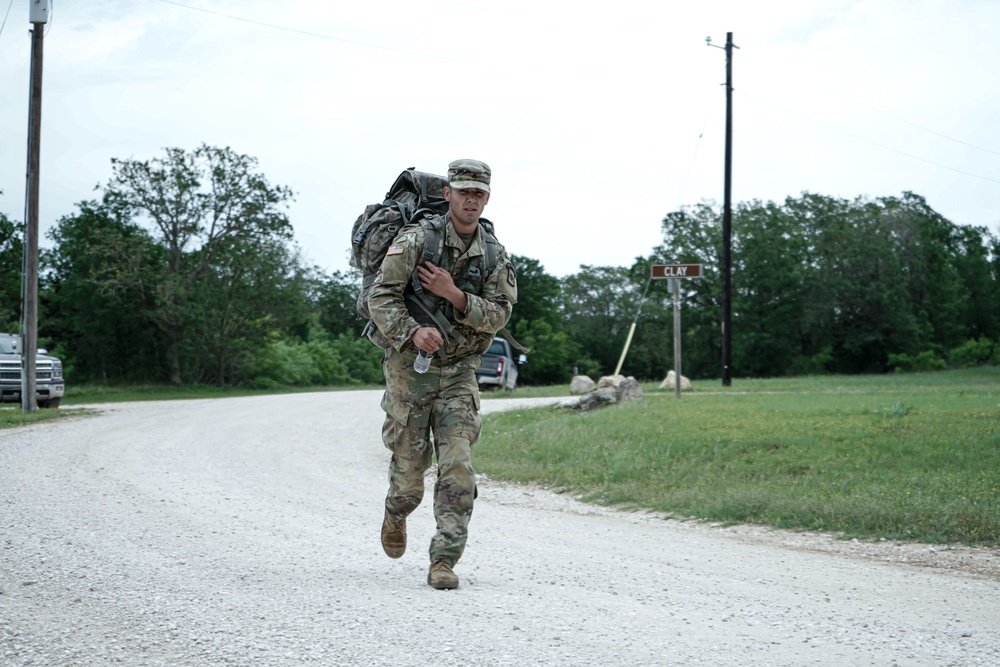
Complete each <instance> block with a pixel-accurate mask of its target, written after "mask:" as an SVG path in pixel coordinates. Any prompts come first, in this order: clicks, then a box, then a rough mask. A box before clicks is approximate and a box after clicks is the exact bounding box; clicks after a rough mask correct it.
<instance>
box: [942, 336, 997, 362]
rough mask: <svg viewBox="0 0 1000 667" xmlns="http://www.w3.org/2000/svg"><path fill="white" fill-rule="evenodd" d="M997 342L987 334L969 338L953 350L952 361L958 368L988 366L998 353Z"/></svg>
mask: <svg viewBox="0 0 1000 667" xmlns="http://www.w3.org/2000/svg"><path fill="white" fill-rule="evenodd" d="M996 347H997V346H996V344H995V343H994V342H993V341H991V340H990V339H989V338H986V337H985V336H981V337H980V338H979V340H973V339H970V340H967V341H965V342H964V343H962V344H961V345H959V346H958V347H956V348H955V349H954V350H952V351H951V355H950V356H951V363H952V365H953V366H957V367H958V368H968V367H970V366H986V365H989V364H990V363H991V361H992V360H993V358H994V355H995V354H996Z"/></svg>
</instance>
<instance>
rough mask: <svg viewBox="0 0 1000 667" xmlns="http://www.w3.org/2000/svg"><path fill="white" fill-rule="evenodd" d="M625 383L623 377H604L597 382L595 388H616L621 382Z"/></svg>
mask: <svg viewBox="0 0 1000 667" xmlns="http://www.w3.org/2000/svg"><path fill="white" fill-rule="evenodd" d="M624 381H625V376H624V375H605V376H604V377H602V378H601V379H600V380H598V381H597V388H598V389H604V388H605V387H616V388H617V387H618V385H620V384H621V383H622V382H624Z"/></svg>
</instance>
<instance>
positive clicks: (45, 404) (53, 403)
mask: <svg viewBox="0 0 1000 667" xmlns="http://www.w3.org/2000/svg"><path fill="white" fill-rule="evenodd" d="M61 401H62V398H53V399H51V400H48V401H39V402H38V407H40V408H58V407H59V403H60V402H61Z"/></svg>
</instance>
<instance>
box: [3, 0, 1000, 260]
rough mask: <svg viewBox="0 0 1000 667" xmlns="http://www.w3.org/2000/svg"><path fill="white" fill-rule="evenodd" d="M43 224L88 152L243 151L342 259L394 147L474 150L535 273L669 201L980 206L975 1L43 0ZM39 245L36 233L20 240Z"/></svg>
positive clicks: (511, 243)
mask: <svg viewBox="0 0 1000 667" xmlns="http://www.w3.org/2000/svg"><path fill="white" fill-rule="evenodd" d="M31 1H32V0H8V1H7V2H4V1H3V0H0V12H6V20H5V25H4V28H3V31H2V33H0V124H2V125H0V126H2V128H3V132H2V135H0V190H3V194H2V195H0V211H2V212H4V213H6V214H7V215H8V217H10V218H12V219H16V220H22V219H23V218H24V173H25V163H26V145H27V139H26V134H27V118H28V108H27V100H28V79H29V62H30V35H29V28H30V25H29V23H28V7H29V2H31ZM52 2H53V3H54V4H53V8H52V17H51V20H50V22H49V24H48V26H47V29H46V33H45V57H44V92H43V102H42V107H43V111H42V118H43V127H42V140H41V141H42V162H41V225H42V229H43V231H44V230H46V229H48V228H49V227H51V226H52V224H53V223H55V221H57V220H58V219H59V218H60V217H62V216H64V215H69V214H72V213H74V212H75V211H76V210H77V207H76V205H77V203H78V202H80V201H83V200H86V199H91V198H95V197H97V196H98V195H99V193H97V192H95V190H94V188H95V186H97V185H99V184H102V183H105V182H106V181H107V180H108V177H109V176H110V173H111V162H110V161H111V158H113V157H117V158H137V159H149V158H151V157H155V156H157V155H161V154H162V149H163V148H164V147H168V146H169V147H180V148H184V149H193V148H195V147H196V146H198V145H199V144H201V143H203V142H204V143H207V144H210V145H215V146H229V147H231V148H232V149H234V150H235V151H237V152H240V153H245V154H248V155H251V156H254V157H256V158H257V159H258V160H259V167H260V170H261V171H262V172H263V173H264V174H265V175H266V176H267V178H268V179H269V181H270V182H271V183H272V184H280V185H286V186H289V187H290V188H292V189H293V190H294V191H295V192H296V199H295V201H294V203H293V204H292V205H291V206H290V208H289V216H290V218H291V221H292V224H293V226H294V228H295V236H296V239H297V241H298V242H299V244H300V245H301V246H302V248H303V249H304V251H305V253H306V255H307V257H308V258H309V259H310V260H311V261H312V262H313V263H315V264H317V265H319V266H321V267H323V268H324V269H325V270H328V271H334V270H346V269H347V268H348V263H347V262H348V244H349V236H350V228H351V225H352V223H353V222H354V219H355V218H356V217H357V215H358V214H359V213H360V212H361V211H362V210H363V209H364V207H365V205H366V204H368V203H371V202H376V201H381V199H382V197H383V195H384V193H385V190H386V188H387V187H388V186H389V185H390V184H391V183H392V181H393V180H394V178H395V177H396V175H397V173H398V172H399V171H400V170H402V169H404V168H406V167H411V166H414V167H417V168H418V169H422V170H425V171H434V172H438V173H443V172H444V171H445V169H446V166H447V163H448V162H449V161H450V160H453V159H455V158H459V157H471V158H476V159H480V160H484V161H486V162H487V163H489V164H490V165H491V167H492V168H493V195H492V199H491V201H490V204H489V206H488V207H487V209H486V215H487V217H489V218H491V219H492V220H493V221H494V222H495V223H496V229H497V235H498V237H499V238H500V240H501V241H502V242H503V243H504V244H505V245H506V246H507V248H508V249H509V250H510V251H511V252H514V253H516V254H520V255H526V256H529V257H533V258H535V259H537V260H539V261H540V262H541V263H542V265H543V266H544V267H545V269H546V270H547V271H548V272H549V273H552V274H554V275H557V276H564V275H568V274H570V273H574V272H575V271H577V270H578V268H579V266H580V265H581V264H593V265H612V266H622V265H629V264H631V262H632V261H633V259H634V258H635V257H637V256H641V255H648V254H649V252H650V251H651V249H652V248H653V246H655V245H656V244H658V243H659V242H660V241H661V236H660V221H661V220H662V218H663V216H664V215H665V214H666V213H668V212H670V211H674V210H677V209H678V208H679V207H681V206H687V205H692V204H696V203H698V202H699V201H701V200H703V199H714V200H716V201H718V202H721V201H722V195H723V157H724V136H725V88H724V86H723V85H722V84H723V83H724V81H725V52H724V51H723V50H722V49H718V48H710V47H708V46H707V45H706V42H705V38H706V37H711V38H712V43H713V44H714V45H716V46H722V45H724V43H725V39H726V32H727V31H732V32H733V33H734V41H735V43H736V45H737V46H738V47H739V49H738V50H737V51H735V55H734V61H733V62H734V88H735V93H734V135H735V140H734V168H733V200H734V201H735V202H739V201H748V200H752V199H760V200H765V201H766V200H774V201H779V202H780V201H783V200H784V199H785V198H786V197H788V196H793V197H794V196H799V195H800V194H801V193H802V192H803V191H809V192H815V193H819V194H824V195H832V196H837V197H845V198H849V199H853V198H855V197H858V196H862V195H868V196H872V197H877V196H899V195H901V194H902V193H903V192H904V191H912V192H915V193H917V194H919V195H922V196H924V197H926V198H927V200H928V203H929V204H930V205H931V206H932V207H933V208H934V209H935V210H937V211H938V212H939V213H941V214H943V215H944V216H945V217H947V218H948V219H949V220H951V221H952V222H954V223H956V224H961V225H975V226H983V227H988V228H989V229H990V230H992V231H993V232H994V233H997V232H998V223H1000V206H998V201H1000V197H998V195H1000V87H998V85H997V74H996V69H997V66H998V64H1000V40H998V39H997V35H996V31H997V28H998V27H1000V2H997V1H996V0H953V1H946V0H815V1H810V0H788V1H785V0H775V1H766V0H765V1H764V2H754V3H750V2H746V1H745V0H732V1H725V2H713V1H711V0H702V1H700V2H683V3H681V2H672V1H663V0H661V1H659V2H654V1H653V0H616V1H615V2H593V3H586V2H584V3H581V2H569V1H566V0H548V1H547V0H531V1H529V0H506V2H504V3H502V4H501V3H497V2H486V1H485V0H421V1H420V2H412V1H410V0H365V1H363V2H362V1H357V0H355V1H352V2H343V1H337V0H332V1H331V0H301V1H299V2H294V3H293V2H280V3H279V2H273V0H270V1H264V0H180V1H178V2H172V1H168V0H127V1H126V0H89V1H86V2H84V1H83V0H52ZM8 3H10V5H9V9H8ZM43 243H46V241H43Z"/></svg>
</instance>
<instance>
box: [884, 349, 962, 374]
mask: <svg viewBox="0 0 1000 667" xmlns="http://www.w3.org/2000/svg"><path fill="white" fill-rule="evenodd" d="M947 367H948V365H947V364H946V363H945V362H944V359H942V358H941V357H939V356H938V355H937V354H936V353H934V352H933V351H931V350H925V351H923V352H921V353H920V354H918V355H917V356H915V357H914V356H910V355H909V354H890V355H889V368H890V369H892V370H893V371H895V372H897V373H920V372H923V371H943V370H944V369H945V368H947Z"/></svg>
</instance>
